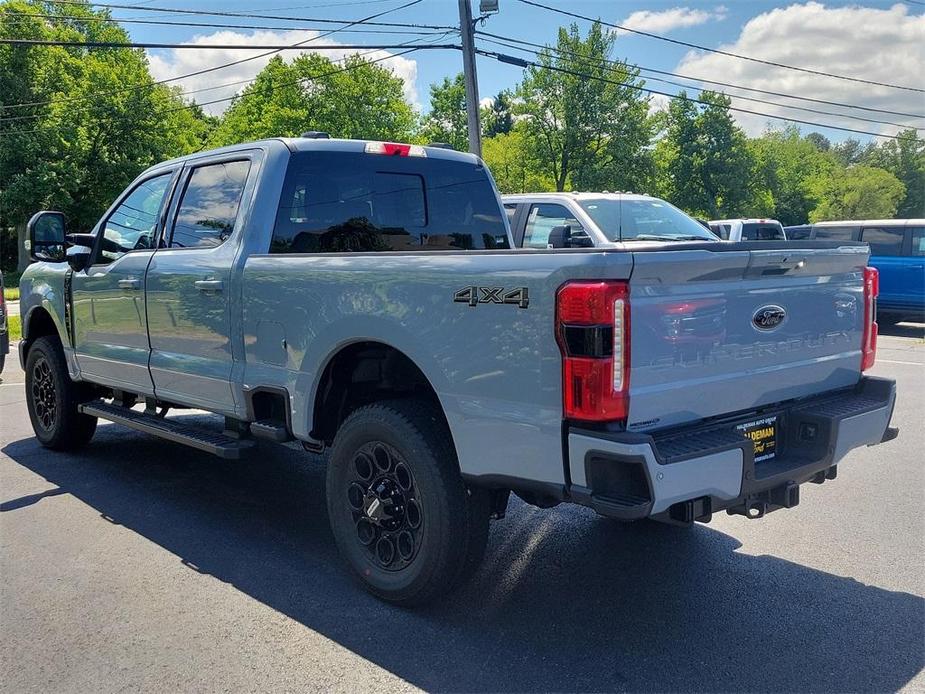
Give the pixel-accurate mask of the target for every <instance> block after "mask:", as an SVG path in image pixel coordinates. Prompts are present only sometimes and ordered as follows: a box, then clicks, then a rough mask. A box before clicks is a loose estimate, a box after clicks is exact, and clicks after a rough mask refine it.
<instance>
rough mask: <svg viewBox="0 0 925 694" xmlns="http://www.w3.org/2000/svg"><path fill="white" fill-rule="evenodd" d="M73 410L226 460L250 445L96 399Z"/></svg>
mask: <svg viewBox="0 0 925 694" xmlns="http://www.w3.org/2000/svg"><path fill="white" fill-rule="evenodd" d="M77 409H78V411H79V412H82V413H83V414H86V415H90V416H91V417H99V418H100V419H105V420H108V421H110V422H114V423H115V424H121V425H122V426H126V427H129V428H130V429H135V430H136V431H143V432H144V433H146V434H152V435H153V436H157V437H159V438H162V439H167V440H168V441H173V442H174V443H181V444H183V445H184V446H189V447H190V448H196V449H198V450H200V451H205V452H206V453H211V454H212V455H216V456H218V457H219V458H224V459H226V460H238V459H239V458H240V457H241V453H242V452H243V451H245V450H247V449H249V448H251V447H253V445H254V442H253V441H251V440H250V439H235V438H232V437H231V436H228V435H226V434H221V433H216V432H212V431H206V430H204V429H200V428H199V427H194V426H190V425H189V424H185V423H184V422H179V421H176V420H172V419H165V418H163V417H158V416H157V415H152V414H147V413H145V412H139V411H137V410H131V409H129V408H127V407H121V406H119V405H110V404H109V403H105V402H101V401H99V400H94V401H93V402H87V403H83V404H81V405H78V406H77Z"/></svg>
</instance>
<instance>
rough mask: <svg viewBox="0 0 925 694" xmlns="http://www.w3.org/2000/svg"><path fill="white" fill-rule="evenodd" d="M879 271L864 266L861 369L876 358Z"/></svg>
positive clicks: (866, 367) (863, 369)
mask: <svg viewBox="0 0 925 694" xmlns="http://www.w3.org/2000/svg"><path fill="white" fill-rule="evenodd" d="M879 295H880V273H879V272H877V268H875V267H866V268H864V337H863V339H862V341H861V371H867V369H869V368H870V367H872V366H873V365H874V361H875V360H876V358H877V297H878V296H879Z"/></svg>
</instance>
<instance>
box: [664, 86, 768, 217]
mask: <svg viewBox="0 0 925 694" xmlns="http://www.w3.org/2000/svg"><path fill="white" fill-rule="evenodd" d="M699 98H700V101H703V102H705V103H704V104H697V103H694V102H693V101H690V100H689V99H687V98H686V94H685V93H684V92H682V93H681V95H680V96H679V98H677V99H674V100H673V101H672V102H671V105H670V106H669V108H668V119H667V120H668V127H667V132H666V134H665V136H664V138H662V140H661V141H660V142H659V147H660V149H661V151H660V152H659V153H658V155H657V161H658V165H659V169H660V170H659V175H658V179H659V181H660V185H661V188H662V192H663V194H664V195H665V196H666V197H668V198H669V199H670V200H671V201H672V202H673V203H674V204H676V205H678V206H679V207H682V208H683V209H685V210H687V211H688V212H691V213H693V214H696V215H702V216H706V217H709V218H716V217H727V216H729V217H742V216H747V215H748V213H749V212H751V210H752V209H753V208H754V202H753V201H754V200H755V197H756V195H755V192H756V191H755V185H756V183H755V177H754V173H755V169H756V165H755V159H754V157H753V155H752V153H751V152H750V151H749V149H748V146H747V140H746V137H745V134H744V133H743V132H742V130H741V128H739V127H738V126H737V125H736V124H735V121H734V120H733V119H732V116H731V115H730V113H729V110H728V106H729V103H730V102H729V98H728V97H726V96H724V95H723V94H717V93H715V92H709V91H704V92H701V94H700V97H699Z"/></svg>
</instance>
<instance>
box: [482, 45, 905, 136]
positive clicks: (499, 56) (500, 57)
mask: <svg viewBox="0 0 925 694" xmlns="http://www.w3.org/2000/svg"><path fill="white" fill-rule="evenodd" d="M477 52H478V53H479V54H480V55H484V56H486V57H488V58H494V59H495V60H497V61H498V62H501V63H507V64H508V65H516V66H518V67H535V68H539V69H541V70H552V71H553V72H561V73H564V74H566V75H573V76H575V77H581V78H583V79H591V80H595V81H597V82H604V83H606V84H615V85H618V86H623V87H629V88H630V89H636V90H638V91H641V92H645V93H647V94H658V95H659V96H665V97H668V98H669V99H683V100H684V101H690V102H691V103H695V104H703V105H705V106H718V104H714V103H711V102H709V101H704V100H703V99H696V98H694V97H690V96H679V95H678V94H670V93H669V92H663V91H659V90H658V89H649V88H648V87H641V86H639V85H638V84H632V83H630V82H619V81H617V80H609V79H607V78H606V77H598V76H596V75H590V74H588V73H586V72H577V71H576V70H569V69H567V68H562V67H557V66H554V65H543V64H542V63H537V62H535V61H532V60H524V59H523V58H518V57H516V56H513V55H505V54H503V53H497V52H495V51H486V50H482V49H477ZM720 108H723V109H725V110H727V111H738V112H740V113H748V114H751V115H753V116H762V117H764V118H771V119H773V120H783V121H788V122H790V123H800V124H801V125H812V126H813V127H816V128H828V129H831V130H843V131H845V132H849V133H858V134H860V135H872V136H874V137H886V138H889V139H891V140H901V139H903V138H902V136H900V135H884V134H883V133H877V132H872V131H870V130H858V129H855V128H845V127H842V126H840V125H827V124H825V123H815V122H813V121H807V120H801V119H799V118H790V117H788V116H774V115H772V114H770V113H762V112H761V111H752V110H750V109H747V108H739V107H737V106H720Z"/></svg>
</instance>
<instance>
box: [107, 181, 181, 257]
mask: <svg viewBox="0 0 925 694" xmlns="http://www.w3.org/2000/svg"><path fill="white" fill-rule="evenodd" d="M172 178H173V172H170V173H165V174H161V175H160V176H154V177H153V178H149V179H147V180H145V181H142V182H141V183H139V184H138V185H137V186H135V189H134V190H133V191H132V192H131V193H129V194H128V197H126V198H125V199H124V200H123V201H122V202H120V203H119V205H118V207H116V209H115V210H113V212H112V214H111V215H109V218H108V219H107V220H106V223H105V224H104V225H103V238H102V239H101V240H100V249H99V253H98V255H97V257H96V264H97V265H108V264H109V263H111V262H112V261H114V260H117V259H118V258H121V257H122V256H123V255H125V254H126V253H128V252H129V251H136V250H146V249H150V248H154V247H155V246H156V243H155V240H154V239H155V237H156V234H157V223H158V220H159V219H160V215H161V207H162V206H163V204H164V197H165V196H166V195H167V189H168V188H169V187H170V181H171V179H172Z"/></svg>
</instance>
